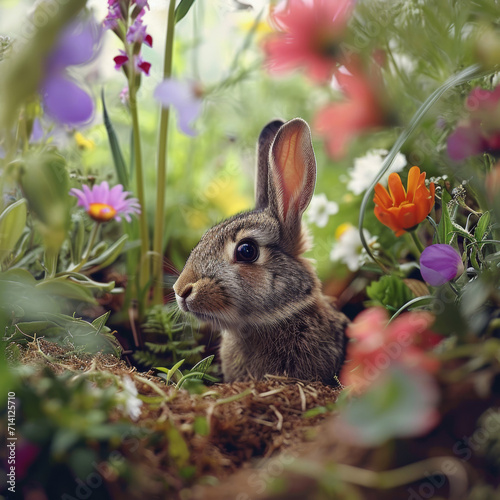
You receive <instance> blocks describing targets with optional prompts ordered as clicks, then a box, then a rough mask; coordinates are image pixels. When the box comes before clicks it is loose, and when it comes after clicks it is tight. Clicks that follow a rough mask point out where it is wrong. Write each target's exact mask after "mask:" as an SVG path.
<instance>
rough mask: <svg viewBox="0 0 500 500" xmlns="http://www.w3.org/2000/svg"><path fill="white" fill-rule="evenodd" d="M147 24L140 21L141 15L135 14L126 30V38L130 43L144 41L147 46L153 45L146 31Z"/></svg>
mask: <svg viewBox="0 0 500 500" xmlns="http://www.w3.org/2000/svg"><path fill="white" fill-rule="evenodd" d="M146 28H147V26H146V25H144V24H143V23H142V15H140V16H137V17H136V19H135V21H134V22H133V23H132V25H131V26H130V28H129V29H128V31H127V36H126V40H127V42H128V43H130V44H135V43H137V44H139V45H141V44H142V43H145V44H146V45H147V46H148V47H153V37H152V36H151V35H148V34H147V33H146Z"/></svg>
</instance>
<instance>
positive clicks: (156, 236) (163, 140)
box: [153, 0, 175, 304]
mask: <svg viewBox="0 0 500 500" xmlns="http://www.w3.org/2000/svg"><path fill="white" fill-rule="evenodd" d="M174 30H175V0H170V4H169V7H168V20H167V36H166V40H165V56H164V61H163V78H164V79H165V78H170V76H171V75H172V59H173V48H174ZM169 116H170V108H169V107H164V108H162V110H161V114H160V131H159V139H158V155H157V157H158V165H157V173H156V189H157V190H156V210H155V220H154V230H153V304H161V303H162V301H163V266H162V262H163V258H162V257H163V234H164V231H163V229H164V220H165V188H166V176H167V145H168V122H169Z"/></svg>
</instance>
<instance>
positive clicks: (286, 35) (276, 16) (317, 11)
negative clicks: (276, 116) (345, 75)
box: [263, 0, 353, 82]
mask: <svg viewBox="0 0 500 500" xmlns="http://www.w3.org/2000/svg"><path fill="white" fill-rule="evenodd" d="M352 6H353V1H352V0H312V3H311V2H307V1H305V0H289V1H288V2H287V4H286V7H285V8H283V9H281V10H279V11H272V12H271V24H272V25H274V26H275V27H276V30H277V33H274V34H272V35H270V36H269V37H268V38H267V39H266V40H265V41H264V46H263V48H264V51H265V52H266V55H267V64H268V66H269V69H270V70H271V71H276V72H281V71H288V70H291V69H294V68H297V67H305V68H306V72H307V74H308V76H309V77H310V78H312V79H313V80H315V81H319V82H323V81H327V80H329V79H330V78H331V76H332V74H333V71H334V70H335V67H336V64H337V56H338V54H339V43H340V41H341V39H342V37H343V35H344V32H345V30H346V26H347V21H348V19H349V16H350V14H351V10H352Z"/></svg>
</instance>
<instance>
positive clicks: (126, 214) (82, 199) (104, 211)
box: [69, 181, 141, 222]
mask: <svg viewBox="0 0 500 500" xmlns="http://www.w3.org/2000/svg"><path fill="white" fill-rule="evenodd" d="M82 189H83V191H82V190H80V189H75V188H73V189H71V190H70V192H69V193H70V194H71V195H73V196H76V197H77V198H78V206H79V207H84V208H85V210H86V212H87V213H88V214H89V215H90V217H92V219H94V220H95V221H97V222H108V221H110V220H111V219H115V220H117V221H120V220H121V218H122V217H123V218H124V219H125V220H126V221H127V222H130V221H131V220H132V219H131V218H130V216H131V215H132V214H140V213H141V207H140V205H139V202H138V200H137V198H127V197H128V195H129V194H130V193H129V192H128V191H124V190H123V186H122V185H121V184H117V185H116V186H114V187H113V188H111V189H110V188H109V185H108V183H107V182H106V181H104V182H101V184H96V185H95V186H93V187H92V189H90V188H89V187H88V186H86V185H85V184H84V185H83V186H82Z"/></svg>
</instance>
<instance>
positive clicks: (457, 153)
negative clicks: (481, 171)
mask: <svg viewBox="0 0 500 500" xmlns="http://www.w3.org/2000/svg"><path fill="white" fill-rule="evenodd" d="M465 107H466V109H467V110H468V111H469V116H468V118H467V119H465V120H463V121H462V122H460V123H459V125H458V126H457V128H456V129H455V131H454V132H453V133H452V134H450V136H449V137H448V144H447V150H448V156H449V157H450V158H451V159H452V160H455V161H460V160H464V159H465V158H468V157H470V156H475V155H478V154H481V153H484V152H489V153H493V154H495V155H496V156H498V155H500V119H499V118H498V114H499V112H500V85H499V86H498V87H496V88H495V89H494V90H485V89H482V88H479V87H476V88H475V89H473V90H472V91H471V92H470V94H469V96H468V97H467V101H466V103H465Z"/></svg>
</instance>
